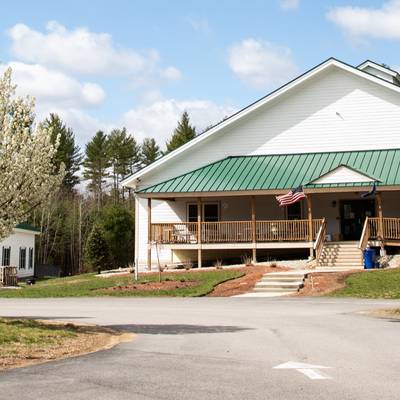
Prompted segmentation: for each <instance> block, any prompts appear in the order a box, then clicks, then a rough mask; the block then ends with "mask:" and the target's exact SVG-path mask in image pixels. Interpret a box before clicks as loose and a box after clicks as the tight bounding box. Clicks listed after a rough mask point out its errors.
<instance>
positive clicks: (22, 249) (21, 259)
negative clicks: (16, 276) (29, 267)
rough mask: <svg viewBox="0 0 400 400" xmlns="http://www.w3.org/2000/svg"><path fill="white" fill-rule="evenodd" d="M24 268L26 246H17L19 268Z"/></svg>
mask: <svg viewBox="0 0 400 400" xmlns="http://www.w3.org/2000/svg"><path fill="white" fill-rule="evenodd" d="M25 268H26V247H20V248H19V269H25Z"/></svg>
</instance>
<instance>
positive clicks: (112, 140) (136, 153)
mask: <svg viewBox="0 0 400 400" xmlns="http://www.w3.org/2000/svg"><path fill="white" fill-rule="evenodd" d="M108 152H109V156H110V162H111V168H112V176H113V189H114V190H113V191H114V194H115V196H117V197H119V190H120V188H119V186H120V185H119V184H120V182H121V180H122V179H123V178H124V177H125V176H127V175H128V174H130V173H132V172H134V171H135V170H137V169H138V167H139V165H140V160H141V158H140V146H139V145H138V144H137V143H136V140H135V138H134V137H133V136H132V135H130V134H128V133H127V131H126V128H122V129H114V130H113V131H111V133H110V135H109V137H108Z"/></svg>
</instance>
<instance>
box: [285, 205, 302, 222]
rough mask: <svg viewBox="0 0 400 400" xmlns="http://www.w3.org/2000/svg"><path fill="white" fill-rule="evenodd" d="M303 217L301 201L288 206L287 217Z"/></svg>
mask: <svg viewBox="0 0 400 400" xmlns="http://www.w3.org/2000/svg"><path fill="white" fill-rule="evenodd" d="M301 217H302V212H301V203H300V202H299V201H298V202H297V203H294V204H290V205H289V206H287V219H301Z"/></svg>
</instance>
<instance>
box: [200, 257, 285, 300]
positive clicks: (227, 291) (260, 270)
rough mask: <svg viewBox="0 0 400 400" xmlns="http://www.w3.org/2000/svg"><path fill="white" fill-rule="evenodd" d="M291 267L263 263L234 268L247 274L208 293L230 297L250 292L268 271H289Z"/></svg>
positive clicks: (213, 295)
mask: <svg viewBox="0 0 400 400" xmlns="http://www.w3.org/2000/svg"><path fill="white" fill-rule="evenodd" d="M232 269H233V268H232ZM232 269H230V270H232ZM289 269H290V268H286V267H268V266H261V265H257V266H249V267H242V268H234V270H235V271H240V272H244V273H245V275H244V276H242V277H241V278H237V279H232V280H230V281H227V282H224V283H221V284H220V285H218V286H216V287H215V288H214V290H213V291H212V292H211V293H210V294H208V296H210V297H230V296H236V295H239V294H244V293H248V292H249V291H251V290H252V289H253V288H254V286H255V284H256V283H257V282H258V281H259V280H260V279H261V278H262V276H263V275H264V274H266V273H267V272H283V271H288V270H289Z"/></svg>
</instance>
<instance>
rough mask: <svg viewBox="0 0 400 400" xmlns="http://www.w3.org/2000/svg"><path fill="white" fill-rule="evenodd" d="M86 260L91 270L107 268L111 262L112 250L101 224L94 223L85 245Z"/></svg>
mask: <svg viewBox="0 0 400 400" xmlns="http://www.w3.org/2000/svg"><path fill="white" fill-rule="evenodd" d="M85 261H86V262H87V264H88V266H89V267H90V270H92V271H96V270H98V269H107V268H108V267H109V262H110V252H109V248H108V245H107V240H106V238H105V232H104V230H103V228H102V227H101V226H100V225H99V224H96V223H95V224H94V225H93V228H92V230H91V232H90V234H89V237H88V239H87V242H86V247H85Z"/></svg>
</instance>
